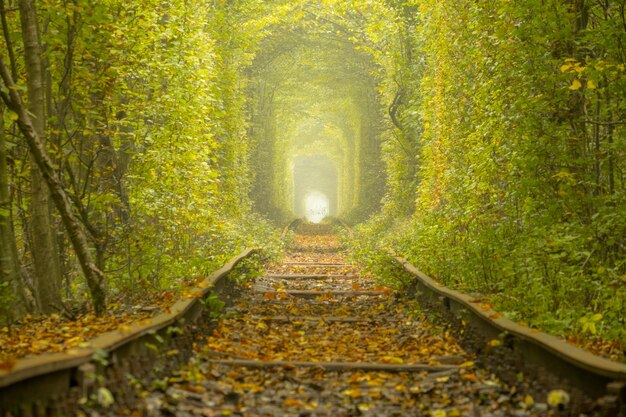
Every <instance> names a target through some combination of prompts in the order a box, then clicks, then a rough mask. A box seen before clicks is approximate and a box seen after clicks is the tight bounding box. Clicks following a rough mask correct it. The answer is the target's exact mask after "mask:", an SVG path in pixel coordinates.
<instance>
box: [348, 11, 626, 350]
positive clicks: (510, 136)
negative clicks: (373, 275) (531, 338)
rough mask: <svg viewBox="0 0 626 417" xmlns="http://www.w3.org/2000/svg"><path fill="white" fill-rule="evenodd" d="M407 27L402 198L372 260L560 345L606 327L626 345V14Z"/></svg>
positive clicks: (398, 170)
mask: <svg viewBox="0 0 626 417" xmlns="http://www.w3.org/2000/svg"><path fill="white" fill-rule="evenodd" d="M398 12H399V16H404V17H402V19H403V20H402V21H403V24H404V29H403V30H402V31H401V36H402V37H403V45H404V49H402V50H401V51H400V53H399V54H398V55H397V56H396V62H398V63H400V64H403V65H401V68H400V69H399V74H400V76H399V77H398V79H399V80H400V82H398V83H396V85H397V86H398V88H395V89H394V88H390V89H389V94H390V97H393V95H392V94H393V93H392V92H393V91H394V90H395V97H396V99H395V100H394V101H390V104H391V106H392V107H390V111H393V112H394V113H395V115H394V116H395V118H396V119H397V123H396V125H395V126H394V132H393V135H394V136H395V139H397V140H395V139H394V138H392V139H394V140H393V141H392V140H390V141H388V142H387V144H386V147H385V149H386V155H387V156H386V160H387V161H388V163H387V167H388V175H389V177H390V186H389V188H388V197H387V204H386V209H385V211H384V213H383V214H382V215H380V216H379V217H377V218H376V219H374V220H372V221H371V222H370V224H369V225H367V226H365V227H363V228H362V230H361V233H363V235H365V236H369V237H370V238H372V240H371V242H372V243H371V245H372V246H370V247H368V246H367V245H364V246H363V247H361V248H360V249H359V250H360V251H362V253H371V252H368V251H367V249H372V248H373V247H377V248H378V247H381V246H382V247H386V246H391V247H393V248H395V249H396V250H398V251H399V252H400V253H402V254H404V255H406V256H408V257H409V259H410V260H411V261H412V262H414V263H415V264H416V265H418V266H419V267H420V268H421V269H422V270H424V271H425V272H427V273H429V274H431V275H433V276H435V277H437V278H438V279H440V280H441V281H442V282H444V283H446V284H449V285H453V286H455V287H458V288H461V289H464V290H466V291H470V292H472V293H476V294H484V297H485V298H486V299H489V300H492V301H493V302H495V303H496V304H497V305H498V307H499V309H500V310H502V311H505V312H506V314H507V315H508V316H510V317H512V318H513V319H515V320H518V321H525V322H527V323H530V324H533V325H539V326H541V327H542V328H544V329H547V330H551V331H555V332H568V333H570V334H572V333H574V334H576V333H578V334H579V335H581V336H593V335H591V334H589V333H591V331H590V327H589V326H587V327H585V326H584V323H586V322H587V321H588V320H589V319H590V318H591V317H592V316H593V315H594V314H596V313H601V316H598V315H596V316H595V317H594V320H598V317H602V318H601V319H599V320H600V321H599V322H598V323H597V326H596V327H594V329H593V330H594V331H595V330H597V331H599V332H601V333H602V335H603V336H605V337H608V338H611V339H613V340H621V341H622V342H624V341H626V333H625V330H624V329H626V323H625V321H626V281H625V278H624V277H625V276H626V275H625V273H626V265H625V259H626V240H625V239H626V188H625V183H624V174H623V172H624V169H625V168H626V166H625V165H624V161H625V159H624V156H625V154H624V152H625V151H626V141H625V139H626V131H625V130H624V123H625V120H626V119H625V117H626V72H625V66H624V65H625V58H626V55H625V53H626V49H625V45H626V26H624V4H623V2H622V4H620V2H604V1H586V0H577V1H556V0H548V1H534V0H523V1H515V2H512V1H506V0H498V1H480V0H479V1H470V2H463V1H461V2H458V1H447V0H437V1H434V0H433V1H431V0H422V1H410V2H403V4H402V5H401V6H400V8H399V9H398ZM407 14H408V15H410V16H411V19H407V18H406V16H407ZM392 87H393V86H392ZM407 150H408V152H407ZM412 152H413V154H411V153H412ZM407 162H409V163H410V162H412V163H413V166H414V168H415V169H414V170H411V169H410V168H411V167H410V166H407V165H406V164H407ZM407 213H408V215H407ZM394 218H395V219H396V220H394ZM398 219H402V220H398ZM394 223H395V224H396V226H395V230H394V231H392V232H389V229H390V228H393V226H392V224H394ZM382 237H384V239H383V240H382V242H383V243H382V245H380V244H379V245H374V244H373V242H376V241H378V240H380V239H381V238H382ZM583 333H588V334H586V335H585V334H583Z"/></svg>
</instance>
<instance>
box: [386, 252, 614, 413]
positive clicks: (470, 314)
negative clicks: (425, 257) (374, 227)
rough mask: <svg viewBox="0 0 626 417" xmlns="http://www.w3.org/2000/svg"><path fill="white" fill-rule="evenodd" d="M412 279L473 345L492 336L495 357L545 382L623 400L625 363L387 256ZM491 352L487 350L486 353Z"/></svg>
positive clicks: (483, 346)
mask: <svg viewBox="0 0 626 417" xmlns="http://www.w3.org/2000/svg"><path fill="white" fill-rule="evenodd" d="M393 258H394V259H395V261H396V262H398V263H399V264H400V265H402V267H403V268H404V270H405V271H407V272H408V273H410V274H411V275H412V276H413V277H414V278H415V279H414V287H413V289H412V292H413V294H414V296H416V297H417V298H418V300H419V301H420V302H421V304H422V305H424V306H427V307H429V308H431V309H435V310H437V311H438V312H439V313H440V314H441V315H442V317H443V318H444V319H445V320H447V321H448V322H449V323H450V324H452V325H453V326H454V327H456V328H457V329H461V328H462V329H461V330H462V333H464V334H465V335H467V337H470V338H473V339H474V348H475V349H476V350H479V351H480V350H489V346H490V344H489V342H490V341H494V340H496V341H497V342H496V343H492V344H493V345H497V346H498V347H499V348H501V349H502V350H503V352H500V357H504V358H507V357H508V359H509V360H513V361H514V362H515V366H518V367H520V368H521V369H522V370H524V371H526V372H529V373H531V374H533V375H535V376H537V377H538V378H540V379H542V380H543V382H545V383H547V385H548V386H552V387H555V388H556V387H559V386H567V387H571V388H573V389H578V390H580V391H582V392H584V393H585V394H586V395H588V396H591V397H594V398H598V397H602V396H605V395H610V396H615V397H617V399H618V401H620V402H621V403H622V406H624V405H626V364H622V363H618V362H614V361H611V360H609V359H605V358H602V357H599V356H597V355H594V354H592V353H589V352H587V351H585V350H583V349H580V348H578V347H576V346H573V345H571V344H568V343H567V342H565V341H564V340H562V339H559V338H557V337H555V336H552V335H549V334H546V333H543V332H540V331H537V330H536V329H530V328H528V327H524V326H521V325H519V324H517V323H514V322H513V321H511V320H508V319H506V318H502V317H501V316H500V314H498V313H497V312H496V311H494V310H492V309H491V308H490V306H486V305H484V304H482V303H481V302H480V301H478V300H474V299H473V298H472V297H470V296H468V295H467V294H463V293H461V292H459V291H456V290H452V289H449V288H446V287H444V286H442V285H441V284H439V283H437V282H436V281H434V280H433V279H432V278H430V277H429V276H427V275H425V274H424V273H422V272H421V271H419V270H418V269H417V268H416V267H415V266H414V265H412V264H411V263H409V262H408V261H407V260H406V259H404V258H402V257H399V256H393ZM491 353H493V352H490V354H491Z"/></svg>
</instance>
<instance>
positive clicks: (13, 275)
mask: <svg viewBox="0 0 626 417" xmlns="http://www.w3.org/2000/svg"><path fill="white" fill-rule="evenodd" d="M3 114H4V107H3V105H2V104H0V321H4V320H6V321H8V322H9V323H11V322H13V320H14V319H15V318H16V316H17V315H19V313H17V311H19V309H16V308H15V307H16V306H15V302H16V301H17V299H18V298H17V297H16V294H17V293H16V292H15V291H12V289H15V288H16V286H17V285H19V265H18V263H17V259H16V258H15V257H14V251H13V248H14V246H15V238H14V234H13V229H12V227H11V194H10V193H9V181H8V177H9V175H8V168H7V154H6V149H7V148H6V137H5V135H4V119H3V117H4V116H3Z"/></svg>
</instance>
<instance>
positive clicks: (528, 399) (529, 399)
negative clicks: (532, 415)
mask: <svg viewBox="0 0 626 417" xmlns="http://www.w3.org/2000/svg"><path fill="white" fill-rule="evenodd" d="M534 403H535V400H533V397H531V396H530V395H527V396H526V397H525V398H524V404H526V405H527V406H528V407H530V406H531V405H533V404H534Z"/></svg>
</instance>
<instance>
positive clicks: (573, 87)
mask: <svg viewBox="0 0 626 417" xmlns="http://www.w3.org/2000/svg"><path fill="white" fill-rule="evenodd" d="M582 86H583V84H582V83H581V82H580V80H578V79H576V80H574V81H573V82H572V85H570V86H569V89H570V90H573V91H576V90H578V89H580V87H582Z"/></svg>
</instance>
